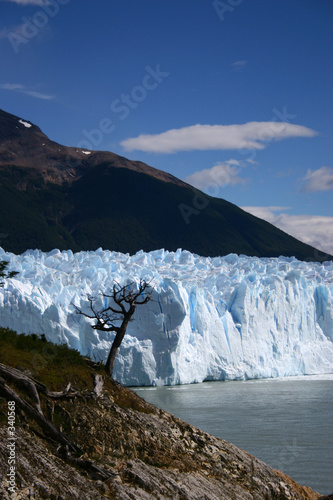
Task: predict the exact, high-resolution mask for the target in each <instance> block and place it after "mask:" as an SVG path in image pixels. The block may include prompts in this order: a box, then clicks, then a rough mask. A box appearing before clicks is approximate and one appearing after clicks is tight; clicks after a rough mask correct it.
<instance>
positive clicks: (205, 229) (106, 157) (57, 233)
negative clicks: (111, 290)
mask: <svg viewBox="0 0 333 500" xmlns="http://www.w3.org/2000/svg"><path fill="white" fill-rule="evenodd" d="M0 213H1V219H0V245H1V246H2V247H3V248H4V249H6V250H7V251H11V252H14V253H22V252H24V251H25V250H26V249H28V248H39V249H41V250H44V251H49V250H52V249H53V248H59V249H60V250H64V249H69V248H70V249H71V250H73V251H79V250H95V249H97V248H99V247H103V248H106V249H110V250H114V251H119V252H124V253H127V252H129V253H135V252H137V251H138V250H141V249H142V250H144V251H151V250H155V249H159V248H165V249H167V250H176V249H177V248H183V249H186V250H189V251H191V252H193V253H196V254H199V255H202V256H211V257H212V256H217V255H225V254H228V253H237V254H245V255H249V256H258V257H275V256H280V255H285V256H295V257H297V258H298V259H300V260H315V255H318V251H317V250H316V249H314V248H313V247H311V246H309V245H306V244H304V243H301V242H300V241H298V240H297V239H295V238H293V237H292V236H289V235H288V234H286V233H284V232H283V231H281V230H279V229H277V228H276V227H274V226H272V225H271V224H269V223H268V222H265V221H263V220H261V219H258V218H256V217H254V216H253V215H251V214H249V213H247V212H244V211H243V210H241V209H240V208H238V207H237V206H235V205H233V204H232V203H229V202H227V201H225V200H223V199H219V198H212V197H209V196H207V195H205V194H203V193H202V192H200V191H198V190H197V189H195V188H193V187H192V186H190V185H188V184H186V183H184V182H182V181H181V180H179V179H177V178H176V177H174V176H172V175H170V174H168V173H166V172H163V171H161V170H158V169H155V168H153V167H150V166H148V165H146V164H144V163H142V162H136V161H130V160H128V159H126V158H124V157H121V156H118V155H116V154H114V153H110V152H105V151H104V152H103V151H84V150H82V149H79V148H73V147H67V146H62V145H60V144H58V143H56V142H54V141H51V140H50V139H48V137H47V136H46V135H45V134H44V133H43V132H42V131H41V130H40V128H39V127H37V126H36V125H34V124H32V123H31V122H30V121H28V120H26V119H21V118H19V117H17V116H14V115H12V114H10V113H7V112H5V111H1V110H0Z"/></svg>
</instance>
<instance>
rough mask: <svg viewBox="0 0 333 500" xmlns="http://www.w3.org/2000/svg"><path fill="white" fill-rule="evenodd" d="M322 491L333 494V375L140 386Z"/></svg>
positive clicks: (162, 404)
mask: <svg viewBox="0 0 333 500" xmlns="http://www.w3.org/2000/svg"><path fill="white" fill-rule="evenodd" d="M134 390H135V391H136V392H137V394H138V395H139V396H141V397H143V398H144V399H145V400H146V401H148V402H150V403H153V404H154V405H155V406H157V407H159V408H162V409H164V410H166V411H168V412H170V413H172V414H174V415H175V416H177V417H179V418H181V419H183V420H185V421H186V422H188V423H190V424H192V425H194V426H196V427H199V428H200V429H202V430H204V431H207V432H209V433H210V434H212V435H214V436H216V437H220V438H223V439H225V440H226V441H229V442H231V443H233V444H235V445H237V446H239V447H240V448H242V449H244V450H246V451H247V452H249V453H251V454H252V455H254V456H256V457H257V458H259V459H261V460H263V461H264V462H266V463H267V464H269V465H270V466H272V467H273V468H275V469H279V470H281V471H283V472H284V473H286V474H288V475H289V476H291V477H292V478H293V479H294V480H295V481H297V482H298V483H300V484H302V485H306V486H310V487H311V488H313V489H314V490H315V491H318V492H319V493H321V494H330V493H333V376H332V375H328V376H317V377H316V376H314V377H300V378H289V379H269V380H267V379H265V380H249V381H237V382H233V381H232V382H205V383H202V384H192V385H179V386H171V387H156V388H155V387H154V388H153V387H149V388H148V387H146V388H143V387H141V388H139V387H137V388H135V389H134Z"/></svg>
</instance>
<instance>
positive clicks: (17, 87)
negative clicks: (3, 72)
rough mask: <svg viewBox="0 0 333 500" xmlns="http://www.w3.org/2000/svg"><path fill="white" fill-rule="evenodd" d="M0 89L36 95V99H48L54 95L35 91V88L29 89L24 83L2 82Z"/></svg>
mask: <svg viewBox="0 0 333 500" xmlns="http://www.w3.org/2000/svg"><path fill="white" fill-rule="evenodd" d="M0 89H2V90H11V91H14V92H21V93H22V94H26V95H29V96H31V97H36V98H37V99H43V100H50V99H54V98H55V96H54V95H49V94H44V93H43V92H37V91H35V90H29V89H27V88H26V87H25V86H24V85H21V84H19V83H2V84H0Z"/></svg>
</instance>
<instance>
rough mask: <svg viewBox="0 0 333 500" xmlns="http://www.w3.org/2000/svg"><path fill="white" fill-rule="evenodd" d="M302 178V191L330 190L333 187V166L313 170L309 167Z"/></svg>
mask: <svg viewBox="0 0 333 500" xmlns="http://www.w3.org/2000/svg"><path fill="white" fill-rule="evenodd" d="M302 180H303V181H304V184H303V186H302V187H301V192H311V193H317V192H318V191H330V190H331V189H333V168H332V167H321V168H318V170H313V171H312V170H311V169H309V170H308V171H307V173H306V175H305V176H304V177H303V179H302Z"/></svg>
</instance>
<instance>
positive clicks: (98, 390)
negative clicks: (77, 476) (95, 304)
mask: <svg viewBox="0 0 333 500" xmlns="http://www.w3.org/2000/svg"><path fill="white" fill-rule="evenodd" d="M0 374H1V375H3V376H4V377H6V379H7V380H8V379H9V380H11V381H13V382H15V383H16V384H17V385H19V386H21V387H23V388H24V389H25V390H26V391H27V393H28V395H29V396H30V397H31V398H32V399H33V401H34V404H35V407H34V406H32V404H30V403H29V402H28V401H26V400H25V399H23V397H21V396H20V395H19V394H18V393H17V392H16V391H15V390H14V389H12V388H11V387H9V386H8V385H7V384H6V381H5V379H4V378H2V377H0V395H2V396H4V397H5V398H6V399H7V400H8V401H15V403H16V405H17V407H18V408H20V409H21V410H23V411H24V412H25V413H26V414H27V415H28V416H29V417H30V418H32V419H33V420H34V421H35V422H36V423H37V424H38V425H39V426H40V428H41V429H42V430H43V431H44V433H45V434H46V435H48V436H50V437H51V438H52V439H53V440H55V441H56V442H57V443H59V444H60V446H59V449H58V451H59V454H60V455H61V457H62V458H63V459H64V460H65V461H66V462H69V463H71V464H72V465H74V466H77V467H80V468H81V469H83V470H85V471H86V472H88V473H89V474H90V476H91V477H92V478H93V479H99V480H104V481H105V480H107V479H109V478H110V477H112V476H113V475H115V474H114V473H113V472H110V471H105V470H103V469H101V468H100V467H98V466H97V465H95V464H94V463H93V462H92V461H90V460H83V459H81V458H76V457H74V456H72V453H74V454H80V455H83V454H84V451H83V450H82V449H81V448H79V446H77V445H76V444H75V443H72V442H71V441H70V440H69V439H68V438H67V437H66V436H65V435H64V434H63V433H62V432H61V431H60V430H59V429H57V428H56V427H55V426H54V425H53V424H52V423H51V422H49V421H48V420H47V419H46V418H45V416H44V414H43V411H42V408H41V403H40V397H39V392H40V393H42V394H44V395H45V396H46V397H48V398H51V399H64V398H73V397H82V398H86V397H95V398H96V397H101V396H102V393H103V378H102V377H101V376H100V375H95V377H94V391H93V392H91V391H90V392H85V393H80V392H79V391H76V390H75V391H73V390H72V391H71V385H70V384H68V386H67V387H66V389H65V390H64V391H61V392H53V391H49V390H48V388H47V387H46V385H44V384H42V383H41V382H39V381H38V380H35V379H33V378H32V377H30V376H28V375H26V374H24V373H23V372H21V371H20V370H17V369H16V368H12V367H11V366H7V365H4V364H2V363H0ZM38 391H39V392H38Z"/></svg>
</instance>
